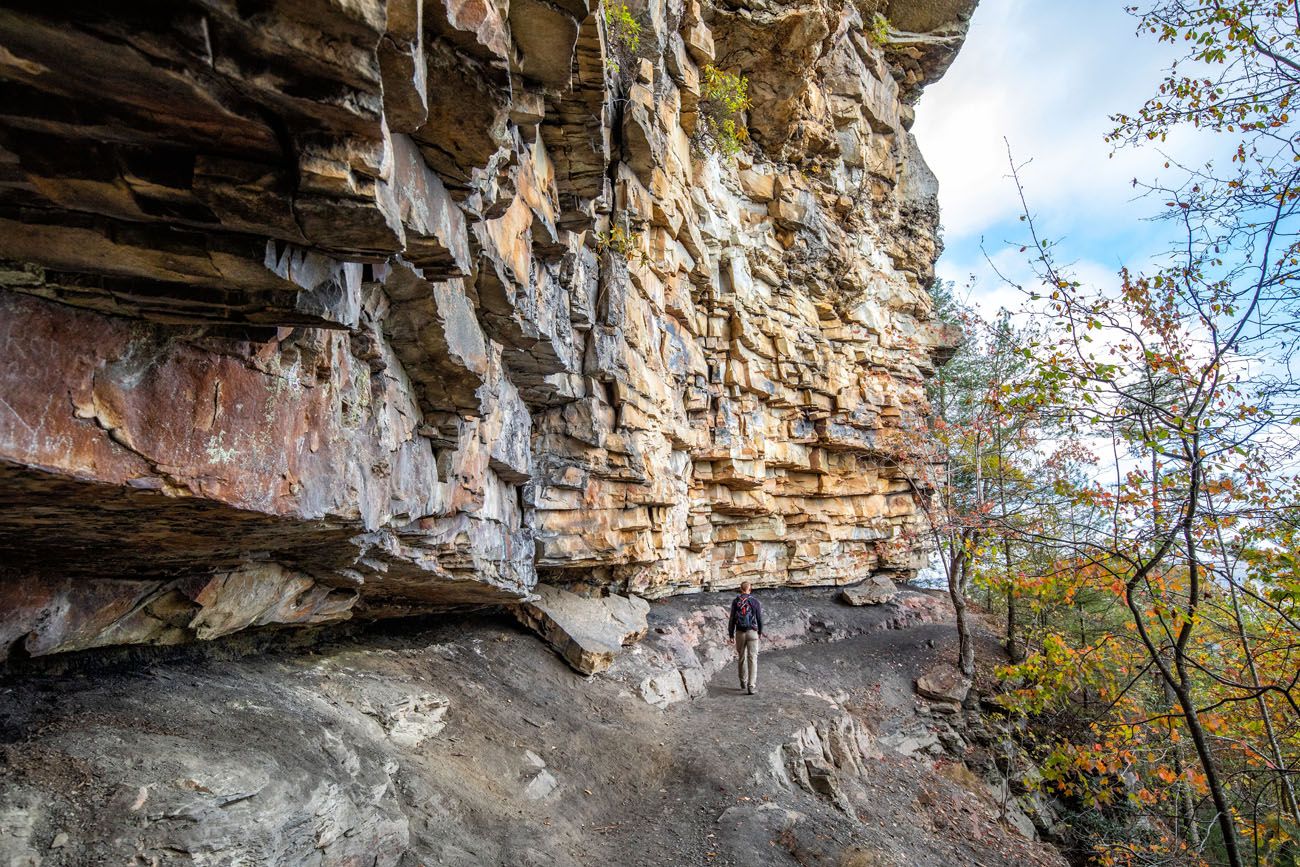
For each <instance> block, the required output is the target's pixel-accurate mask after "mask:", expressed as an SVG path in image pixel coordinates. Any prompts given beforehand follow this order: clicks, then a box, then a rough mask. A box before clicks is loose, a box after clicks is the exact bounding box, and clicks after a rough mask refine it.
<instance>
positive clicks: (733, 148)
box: [699, 64, 751, 158]
mask: <svg viewBox="0 0 1300 867" xmlns="http://www.w3.org/2000/svg"><path fill="white" fill-rule="evenodd" d="M750 105H751V103H750V101H749V79H748V78H746V77H745V76H743V75H739V74H737V73H734V72H727V71H725V70H722V69H718V68H717V67H716V66H714V65H713V64H709V65H708V66H706V67H704V80H703V81H702V82H701V86H700V120H701V128H700V134H699V144H700V145H701V146H703V147H705V148H707V149H712V150H714V151H716V152H718V153H719V154H721V155H722V156H724V157H728V158H730V157H734V156H736V154H738V153H740V151H741V149H742V148H743V147H744V144H745V142H747V141H749V130H748V129H747V128H746V127H745V112H746V111H747V110H748V109H749V108H750Z"/></svg>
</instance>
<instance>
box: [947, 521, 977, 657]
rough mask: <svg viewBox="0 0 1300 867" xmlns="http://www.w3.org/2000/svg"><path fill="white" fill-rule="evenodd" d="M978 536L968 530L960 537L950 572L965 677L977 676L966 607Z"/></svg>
mask: <svg viewBox="0 0 1300 867" xmlns="http://www.w3.org/2000/svg"><path fill="white" fill-rule="evenodd" d="M977 538H978V536H977V535H976V534H975V533H974V531H971V530H967V531H964V532H962V533H961V534H959V535H958V537H957V541H956V544H955V548H954V550H953V551H952V555H953V557H952V568H951V569H950V570H949V571H948V596H949V597H950V598H951V599H952V607H953V611H954V612H955V614H956V620H957V668H958V670H960V671H961V673H962V676H963V677H974V676H975V643H974V641H973V640H972V639H971V634H970V622H969V615H968V612H967V607H966V585H967V582H968V580H969V577H970V572H969V568H970V549H971V547H973V546H974V544H975V542H976V540H977Z"/></svg>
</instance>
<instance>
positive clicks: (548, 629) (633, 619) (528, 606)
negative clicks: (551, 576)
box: [515, 584, 650, 674]
mask: <svg viewBox="0 0 1300 867" xmlns="http://www.w3.org/2000/svg"><path fill="white" fill-rule="evenodd" d="M649 611H650V603H648V602H646V601H645V600H644V599H642V598H641V597H639V596H618V595H609V596H598V597H592V596H579V595H578V594H577V593H573V592H570V591H568V590H565V589H564V588H562V587H556V586H554V585H551V584H539V585H537V591H536V596H535V597H534V598H533V599H530V600H529V601H527V602H524V603H523V604H521V605H519V606H517V607H516V608H515V614H516V616H517V617H518V618H519V620H520V622H521V623H523V624H524V625H525V626H527V627H528V628H529V629H531V630H533V631H534V632H536V633H537V634H538V635H540V636H541V637H542V638H543V639H544V640H545V641H546V642H547V643H548V644H550V645H551V647H553V648H554V649H555V652H556V653H558V654H560V656H561V657H563V659H564V661H565V662H567V663H569V665H571V666H573V668H574V669H576V670H577V671H579V672H581V673H582V674H595V673H596V672H599V671H604V670H605V669H607V668H609V666H610V663H612V662H613V661H614V657H615V656H616V655H618V654H619V653H621V652H622V651H623V648H624V647H625V646H626V645H629V644H633V643H635V642H637V641H639V640H640V639H641V638H643V637H644V636H645V634H646V629H647V626H646V615H647V614H648V613H649Z"/></svg>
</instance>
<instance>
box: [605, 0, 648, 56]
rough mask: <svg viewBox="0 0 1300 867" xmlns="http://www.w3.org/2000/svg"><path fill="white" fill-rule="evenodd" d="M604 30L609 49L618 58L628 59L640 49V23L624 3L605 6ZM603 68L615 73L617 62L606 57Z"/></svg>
mask: <svg viewBox="0 0 1300 867" xmlns="http://www.w3.org/2000/svg"><path fill="white" fill-rule="evenodd" d="M605 30H606V32H607V33H608V34H609V41H610V47H611V48H612V49H613V50H614V53H615V54H616V55H618V57H620V58H627V57H630V56H632V55H634V54H636V53H637V51H639V50H640V49H641V22H640V21H638V20H637V19H636V16H635V15H633V14H632V10H631V9H629V8H628V5H627V4H626V3H611V4H608V5H607V6H605ZM605 66H606V67H607V68H608V69H609V70H610V71H611V72H617V71H618V69H619V62H618V60H617V59H615V58H613V57H607V58H605Z"/></svg>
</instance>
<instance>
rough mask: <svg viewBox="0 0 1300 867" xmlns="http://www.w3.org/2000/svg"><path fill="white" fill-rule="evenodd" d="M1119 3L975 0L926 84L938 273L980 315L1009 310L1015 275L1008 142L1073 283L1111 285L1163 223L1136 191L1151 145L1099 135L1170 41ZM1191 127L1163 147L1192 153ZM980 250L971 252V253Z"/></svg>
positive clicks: (1155, 244) (1147, 253) (1148, 88)
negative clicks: (938, 75)
mask: <svg viewBox="0 0 1300 867" xmlns="http://www.w3.org/2000/svg"><path fill="white" fill-rule="evenodd" d="M1124 6H1125V0H1086V2H1085V0H981V3H980V5H979V7H978V8H977V9H976V11H975V15H974V17H973V19H972V22H971V28H970V33H969V35H968V36H967V39H966V44H965V46H964V47H963V48H962V50H961V52H960V53H959V54H958V56H957V60H956V61H955V62H954V63H953V65H952V67H951V68H950V69H949V70H948V73H947V74H946V75H945V76H944V78H943V79H941V80H940V81H939V82H937V83H936V84H933V85H931V86H930V87H929V89H927V90H926V92H925V94H924V95H923V96H922V97H921V101H920V103H919V104H918V106H917V121H916V125H915V127H914V129H913V132H915V134H916V137H917V140H918V142H919V143H920V147H921V151H922V153H923V154H924V155H925V158H926V161H927V162H928V163H929V165H930V167H931V168H932V169H933V170H934V172H935V174H936V175H937V176H938V178H939V202H940V207H941V209H942V222H943V226H944V242H945V246H946V250H945V252H944V255H943V256H942V258H941V259H940V260H939V264H938V268H937V270H938V273H939V276H940V278H942V279H945V280H953V281H955V282H956V284H957V285H958V287H962V286H965V285H966V284H968V283H969V282H970V280H971V277H972V276H974V277H975V283H974V291H973V293H972V294H971V296H970V299H971V300H972V301H975V302H976V303H978V304H979V306H980V307H981V308H983V309H984V312H985V313H986V314H992V313H993V312H995V311H996V309H997V308H998V307H999V306H1006V307H1008V308H1014V307H1015V306H1016V302H1017V299H1018V298H1019V297H1020V296H1019V293H1018V292H1017V291H1016V290H1014V289H1012V288H1010V287H1008V286H1006V285H1005V283H1004V282H1003V281H1001V280H1000V279H999V278H998V277H997V276H996V274H995V273H994V271H993V269H992V268H991V267H990V266H989V264H988V263H987V262H986V261H985V252H987V255H988V256H989V257H990V258H991V259H992V260H993V262H994V263H996V264H997V266H998V270H999V271H1002V272H1003V273H1005V274H1007V275H1008V276H1010V277H1011V278H1012V279H1014V280H1017V281H1025V280H1026V279H1027V278H1028V277H1029V272H1028V269H1027V267H1026V266H1025V263H1024V258H1025V257H1024V256H1023V255H1022V254H1020V253H1019V252H1018V251H1019V247H1020V245H1021V244H1022V243H1023V242H1024V238H1025V237H1026V232H1025V228H1024V224H1022V223H1020V222H1019V220H1018V217H1019V214H1020V203H1019V199H1018V197H1017V193H1016V188H1015V185H1014V183H1013V182H1012V180H1011V179H1010V177H1009V162H1008V153H1007V149H1008V145H1009V146H1010V149H1011V153H1012V154H1013V156H1014V159H1015V161H1016V164H1017V165H1021V166H1023V168H1022V170H1021V173H1020V174H1021V181H1022V183H1023V185H1024V188H1025V193H1026V197H1027V199H1028V201H1029V205H1030V210H1031V212H1032V213H1033V215H1034V217H1035V221H1036V223H1037V225H1038V228H1039V231H1040V234H1045V235H1046V236H1047V237H1049V238H1051V239H1053V240H1054V241H1057V242H1059V243H1060V245H1061V246H1060V249H1061V250H1062V251H1063V256H1062V258H1063V260H1064V262H1065V263H1068V264H1071V265H1072V266H1073V268H1072V271H1073V273H1074V274H1075V276H1076V277H1077V278H1079V279H1081V280H1083V281H1084V282H1092V281H1113V277H1114V274H1115V272H1116V271H1118V269H1119V267H1120V266H1121V265H1124V264H1127V265H1130V266H1136V267H1140V266H1141V265H1142V264H1143V263H1145V262H1147V261H1149V260H1150V258H1151V257H1152V256H1153V255H1154V254H1155V253H1157V252H1158V251H1159V250H1160V249H1161V248H1162V247H1163V246H1164V242H1163V241H1162V239H1164V238H1166V237H1167V234H1166V233H1167V232H1168V229H1167V228H1166V226H1165V225H1164V224H1162V223H1159V222H1155V221H1151V220H1148V219H1145V218H1147V217H1150V216H1151V215H1152V214H1155V213H1158V212H1159V211H1160V210H1161V208H1160V205H1161V202H1159V201H1153V200H1151V199H1150V198H1137V196H1138V191H1137V190H1135V189H1134V188H1133V186H1132V180H1133V179H1134V178H1135V177H1137V178H1142V179H1147V180H1149V179H1153V178H1155V177H1157V176H1158V175H1159V173H1160V169H1161V167H1162V165H1163V163H1164V161H1165V155H1164V154H1163V153H1161V151H1160V150H1158V149H1157V148H1154V147H1143V148H1123V149H1120V150H1118V151H1116V150H1115V149H1114V148H1113V147H1112V146H1111V145H1110V144H1108V143H1107V142H1106V141H1105V136H1106V133H1107V132H1108V131H1109V130H1110V129H1111V128H1112V127H1113V125H1114V124H1113V123H1112V122H1111V121H1110V119H1109V118H1110V116H1111V115H1112V114H1114V113H1116V112H1121V111H1123V112H1127V113H1129V114H1134V113H1136V111H1137V109H1138V108H1139V107H1140V106H1141V105H1142V103H1143V102H1144V101H1145V99H1146V98H1147V97H1149V96H1151V95H1153V94H1154V93H1155V91H1156V87H1157V85H1158V84H1159V82H1160V80H1161V78H1162V72H1163V71H1164V70H1165V69H1166V68H1167V67H1168V65H1169V63H1170V61H1171V60H1173V59H1174V57H1175V56H1176V55H1175V51H1174V49H1173V48H1171V47H1170V46H1165V45H1161V44H1159V43H1157V42H1156V41H1155V39H1154V38H1152V37H1150V36H1146V35H1144V36H1142V37H1138V36H1137V35H1136V34H1135V31H1136V29H1137V21H1136V19H1135V18H1133V17H1132V16H1130V15H1129V14H1127V13H1126V12H1125V11H1124ZM1206 146H1207V142H1206V141H1205V140H1204V137H1200V138H1194V137H1192V136H1191V135H1190V134H1189V135H1187V136H1184V137H1183V138H1181V139H1178V138H1171V139H1170V141H1169V142H1168V143H1167V144H1165V145H1163V146H1162V147H1163V148H1164V149H1165V151H1167V152H1168V153H1170V154H1171V155H1173V156H1175V157H1177V158H1179V159H1183V160H1193V161H1196V162H1203V161H1204V159H1205V157H1206V156H1208V152H1207V151H1205V148H1206ZM981 248H982V249H983V251H984V252H982V251H981Z"/></svg>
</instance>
